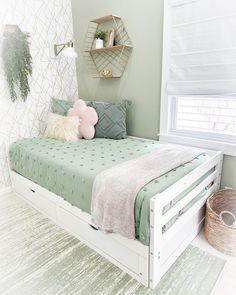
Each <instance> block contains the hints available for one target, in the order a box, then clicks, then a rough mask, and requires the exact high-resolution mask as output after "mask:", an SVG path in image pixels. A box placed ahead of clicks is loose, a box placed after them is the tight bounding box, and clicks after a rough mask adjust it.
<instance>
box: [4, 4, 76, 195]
mask: <svg viewBox="0 0 236 295" xmlns="http://www.w3.org/2000/svg"><path fill="white" fill-rule="evenodd" d="M3 3H4V4H3ZM5 24H17V25H19V26H20V28H21V30H22V31H26V32H29V33H30V36H31V38H30V43H31V45H30V49H31V54H32V58H33V75H32V79H31V81H30V88H31V92H30V94H29V96H28V99H27V101H26V102H25V103H24V102H23V101H21V100H19V101H16V102H15V103H12V102H11V101H10V99H9V92H8V88H7V85H6V81H5V77H4V73H3V70H2V59H1V57H0V190H1V189H3V188H5V187H8V186H10V179H9V170H8V163H7V154H8V148H9V145H10V144H11V143H12V142H14V141H16V140H17V139H20V138H27V137H34V136H38V135H40V134H41V133H42V132H43V131H44V129H45V122H46V120H47V115H48V112H49V110H50V99H51V97H52V96H55V97H58V98H62V99H74V100H75V99H77V98H78V86H77V79H76V65H75V60H72V59H68V58H65V57H63V55H59V56H58V57H55V56H54V52H53V45H54V44H55V43H64V42H66V41H69V40H71V39H74V38H73V22H72V11H71V1H70V0H6V1H1V0H0V46H1V43H2V39H3V37H2V36H3V30H4V26H5Z"/></svg>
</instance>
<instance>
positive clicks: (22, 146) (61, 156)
mask: <svg viewBox="0 0 236 295" xmlns="http://www.w3.org/2000/svg"><path fill="white" fill-rule="evenodd" d="M159 147H160V144H159V143H158V142H157V141H150V140H145V139H139V138H127V139H123V140H112V139H101V138H95V139H93V140H80V141H78V142H63V141H61V140H54V139H46V138H43V137H38V138H33V139H23V140H20V141H17V142H16V143H14V144H13V145H12V146H11V148H10V163H11V168H12V169H13V170H14V171H16V172H17V173H19V174H21V175H22V176H24V177H26V178H28V179H30V180H31V181H33V182H35V183H37V184H38V185H40V186H42V187H44V188H46V189H48V190H49V191H51V192H53V193H55V194H56V195H58V196H61V197H62V198H64V199H65V200H66V201H68V202H69V203H71V204H72V205H74V206H77V207H78V208H80V209H81V210H83V211H85V212H87V213H89V214H90V208H91V197H92V187H93V182H94V179H95V177H96V175H98V174H99V173H100V172H101V171H103V170H105V169H108V168H111V167H113V166H115V165H116V164H119V163H122V162H124V161H127V160H130V159H133V158H136V157H138V156H141V155H144V154H146V153H148V152H150V151H152V150H153V149H158V148H159ZM207 159H209V156H208V155H207V154H202V155H200V156H198V157H197V158H195V159H194V160H193V161H191V162H189V163H186V164H185V165H182V166H180V167H178V168H176V169H174V170H172V171H170V172H168V173H167V174H165V175H163V176H161V177H159V178H157V179H154V180H153V181H151V182H150V183H148V184H147V185H146V186H145V187H143V188H142V189H141V190H140V192H139V193H138V195H137V198H136V203H135V210H134V214H135V224H136V238H137V239H138V240H140V242H141V243H143V244H144V245H149V206H150V199H151V198H152V197H153V196H154V195H155V194H157V193H161V192H162V191H163V190H165V189H166V188H168V187H169V186H171V185H172V184H174V183H175V182H176V181H178V180H179V179H181V178H182V177H183V176H185V175H186V174H188V173H189V172H191V171H192V170H194V169H195V168H196V167H198V166H199V165H201V164H202V163H203V162H205V161H206V160H207ZM164 160H165V159H163V161H164ZM195 185H197V183H195V184H193V185H192V187H190V188H189V189H188V190H187V191H185V192H184V193H183V194H181V195H179V196H178V197H177V198H176V199H175V200H174V201H173V202H172V203H170V204H168V206H166V207H165V209H164V211H165V212H166V211H168V210H169V209H170V208H171V207H172V206H174V205H175V204H176V203H177V202H178V201H179V200H180V199H182V198H183V197H184V196H185V195H186V194H187V193H188V191H190V190H191V189H192V188H193V187H194V186H195ZM203 194H204V191H203V192H201V193H200V194H199V196H198V197H197V198H196V200H197V199H198V198H201V197H202V196H203ZM196 200H195V201H196ZM193 203H194V201H193V202H192V203H190V204H188V206H186V208H184V210H182V211H181V212H179V214H178V215H176V216H175V217H174V218H173V219H172V220H170V221H169V222H168V224H166V225H165V226H164V227H163V232H164V231H166V230H168V229H169V228H170V227H171V226H172V224H173V223H174V222H175V221H176V220H177V219H178V217H179V216H180V215H181V214H182V213H184V212H185V211H186V210H188V208H189V207H191V205H192V204H193Z"/></svg>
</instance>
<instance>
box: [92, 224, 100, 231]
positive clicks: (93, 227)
mask: <svg viewBox="0 0 236 295" xmlns="http://www.w3.org/2000/svg"><path fill="white" fill-rule="evenodd" d="M90 226H91V228H92V229H94V230H98V228H97V227H95V226H94V225H92V224H90Z"/></svg>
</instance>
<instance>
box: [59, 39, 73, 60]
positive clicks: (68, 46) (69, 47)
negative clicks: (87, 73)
mask: <svg viewBox="0 0 236 295" xmlns="http://www.w3.org/2000/svg"><path fill="white" fill-rule="evenodd" d="M54 53H55V56H58V55H59V54H60V53H63V55H64V56H65V57H69V58H77V53H76V51H75V49H74V43H73V41H72V40H70V41H69V42H67V43H62V44H55V45H54Z"/></svg>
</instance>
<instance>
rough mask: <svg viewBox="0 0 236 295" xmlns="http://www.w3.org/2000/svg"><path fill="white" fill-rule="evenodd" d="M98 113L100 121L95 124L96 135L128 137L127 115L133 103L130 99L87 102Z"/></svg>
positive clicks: (102, 136)
mask: <svg viewBox="0 0 236 295" xmlns="http://www.w3.org/2000/svg"><path fill="white" fill-rule="evenodd" d="M87 105H88V106H91V107H93V108H94V109H95V110H96V112H97V114H98V123H97V125H96V126H95V137H99V138H111V139H124V138H126V137H127V127H126V117H127V110H128V108H129V106H130V105H131V103H130V102H129V101H128V100H122V101H120V102H112V103H110V102H97V101H91V102H88V103H87Z"/></svg>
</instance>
